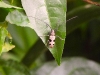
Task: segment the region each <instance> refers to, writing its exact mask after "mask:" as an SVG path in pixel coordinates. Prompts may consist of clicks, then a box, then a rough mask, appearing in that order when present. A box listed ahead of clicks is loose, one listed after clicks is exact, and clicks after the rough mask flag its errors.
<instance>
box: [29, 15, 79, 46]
mask: <svg viewBox="0 0 100 75" xmlns="http://www.w3.org/2000/svg"><path fill="white" fill-rule="evenodd" d="M28 17H29V16H28ZM76 17H77V16H75V17H72V18H70V19H68V20H67V21H66V22H68V21H70V20H71V19H74V18H76ZM34 18H35V17H34ZM35 19H38V18H35ZM38 20H40V19H38ZM40 21H42V20H40ZM43 22H44V21H43ZM44 23H45V24H46V25H47V26H48V27H49V28H50V29H51V31H50V33H49V35H45V36H49V39H48V42H47V45H48V46H49V48H53V47H54V45H55V40H56V37H58V38H60V39H61V40H64V39H62V38H61V37H59V36H57V35H56V32H55V29H53V28H52V27H51V26H50V25H48V24H47V23H46V22H44Z"/></svg>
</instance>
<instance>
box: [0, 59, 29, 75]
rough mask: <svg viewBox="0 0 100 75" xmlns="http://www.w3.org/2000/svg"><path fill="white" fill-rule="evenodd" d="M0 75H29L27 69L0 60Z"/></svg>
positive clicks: (21, 65) (14, 63)
mask: <svg viewBox="0 0 100 75" xmlns="http://www.w3.org/2000/svg"><path fill="white" fill-rule="evenodd" d="M0 74H2V75H30V73H29V71H28V69H27V68H26V67H25V66H24V65H23V64H20V63H18V62H15V61H11V60H9V61H4V60H0Z"/></svg>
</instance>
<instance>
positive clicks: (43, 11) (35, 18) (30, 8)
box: [22, 0, 66, 65]
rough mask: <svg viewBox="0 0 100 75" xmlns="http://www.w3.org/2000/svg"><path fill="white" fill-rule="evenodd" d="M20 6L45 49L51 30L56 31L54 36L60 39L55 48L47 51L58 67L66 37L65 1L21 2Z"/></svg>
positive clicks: (38, 0) (39, 0)
mask: <svg viewBox="0 0 100 75" xmlns="http://www.w3.org/2000/svg"><path fill="white" fill-rule="evenodd" d="M22 5H23V8H24V10H25V12H26V14H27V16H28V18H29V20H30V23H31V24H32V25H33V29H34V30H35V31H36V33H37V34H38V36H39V37H40V38H41V39H42V41H43V42H44V44H45V45H46V46H47V47H48V45H47V44H48V42H47V41H48V36H47V35H48V33H50V31H51V28H52V29H57V31H56V36H59V37H60V38H59V37H57V38H56V41H55V46H54V47H53V48H49V47H48V49H49V50H50V52H51V53H52V55H53V56H54V58H55V59H56V61H57V63H58V64H59V65H60V59H61V57H62V52H63V47H64V42H65V41H64V39H65V36H66V23H65V21H66V16H65V14H66V0H59V1H58V0H46V1H45V0H36V1H34V0H22ZM44 22H46V23H47V24H48V25H50V27H51V28H50V27H49V26H47V25H46V23H44ZM62 39H63V40H62Z"/></svg>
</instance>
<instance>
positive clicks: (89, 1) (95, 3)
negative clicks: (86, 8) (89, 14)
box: [83, 0, 100, 6]
mask: <svg viewBox="0 0 100 75" xmlns="http://www.w3.org/2000/svg"><path fill="white" fill-rule="evenodd" d="M83 1H85V2H87V3H90V4H94V5H97V6H100V4H99V3H97V2H94V1H91V0H83Z"/></svg>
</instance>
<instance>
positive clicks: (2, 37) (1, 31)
mask: <svg viewBox="0 0 100 75" xmlns="http://www.w3.org/2000/svg"><path fill="white" fill-rule="evenodd" d="M11 41H12V37H11V36H10V34H9V33H8V31H7V27H6V22H3V23H0V54H1V53H2V52H7V51H9V50H11V49H12V48H14V47H15V46H14V45H12V44H11Z"/></svg>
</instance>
